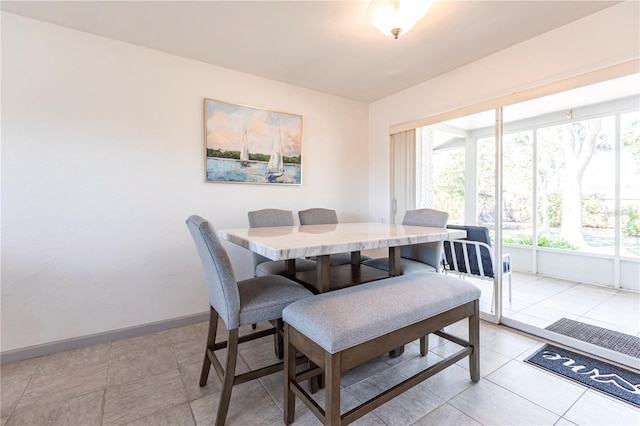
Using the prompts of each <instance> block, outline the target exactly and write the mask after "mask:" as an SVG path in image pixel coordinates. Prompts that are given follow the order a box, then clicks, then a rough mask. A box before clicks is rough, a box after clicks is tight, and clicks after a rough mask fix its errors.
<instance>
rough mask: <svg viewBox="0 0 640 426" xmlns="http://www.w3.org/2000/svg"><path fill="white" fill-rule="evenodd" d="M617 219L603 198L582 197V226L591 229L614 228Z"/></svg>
mask: <svg viewBox="0 0 640 426" xmlns="http://www.w3.org/2000/svg"><path fill="white" fill-rule="evenodd" d="M614 219H615V216H614V215H613V214H612V212H611V210H609V208H608V207H607V204H606V202H605V200H604V199H602V198H601V197H597V196H596V197H582V225H583V226H586V227H589V228H613V223H610V222H611V221H612V220H614Z"/></svg>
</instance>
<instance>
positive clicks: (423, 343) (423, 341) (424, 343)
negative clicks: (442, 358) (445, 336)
mask: <svg viewBox="0 0 640 426" xmlns="http://www.w3.org/2000/svg"><path fill="white" fill-rule="evenodd" d="M427 352H429V336H428V335H427V336H423V337H421V338H420V355H422V356H425V355H426V354H427Z"/></svg>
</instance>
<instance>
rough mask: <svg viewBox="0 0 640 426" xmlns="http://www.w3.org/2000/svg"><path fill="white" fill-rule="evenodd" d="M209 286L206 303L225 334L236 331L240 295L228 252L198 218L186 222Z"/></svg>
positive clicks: (213, 231)
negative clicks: (222, 324) (223, 324)
mask: <svg viewBox="0 0 640 426" xmlns="http://www.w3.org/2000/svg"><path fill="white" fill-rule="evenodd" d="M186 223H187V227H188V228H189V231H190V232H191V236H192V237H193V241H194V242H195V243H196V248H197V249H198V255H200V260H201V261H202V267H203V268H204V273H205V276H206V278H207V282H208V284H209V303H210V304H211V306H212V307H213V309H215V310H216V312H217V313H218V315H220V318H222V320H223V321H224V323H225V324H226V326H227V329H228V330H231V329H233V328H237V327H239V325H240V324H239V321H240V294H239V292H238V283H237V282H236V278H235V275H234V273H233V267H232V266H231V260H229V255H228V254H227V251H226V250H225V249H224V247H223V246H222V243H220V240H219V239H218V236H217V235H216V231H215V229H213V227H212V226H211V224H210V223H209V222H207V221H206V220H205V219H203V218H202V217H200V216H196V215H193V216H190V217H189V218H187V220H186Z"/></svg>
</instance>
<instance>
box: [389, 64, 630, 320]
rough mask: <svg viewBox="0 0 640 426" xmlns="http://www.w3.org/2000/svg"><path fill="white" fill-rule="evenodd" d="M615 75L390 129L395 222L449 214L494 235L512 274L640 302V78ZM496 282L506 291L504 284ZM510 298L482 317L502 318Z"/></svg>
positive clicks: (454, 220) (495, 250)
mask: <svg viewBox="0 0 640 426" xmlns="http://www.w3.org/2000/svg"><path fill="white" fill-rule="evenodd" d="M635 69H636V70H637V67H636V68H635ZM616 72H617V71H616ZM621 76H622V77H621ZM614 77H615V78H614ZM614 77H609V79H608V80H607V79H604V78H600V79H599V80H598V79H596V81H600V82H598V83H594V84H589V85H587V84H582V85H576V84H575V82H570V83H569V84H568V86H569V87H577V88H571V89H570V90H565V91H559V90H556V88H555V87H554V88H552V90H551V91H549V92H548V93H551V94H549V95H547V96H540V97H536V96H535V94H537V92H538V90H535V92H536V93H534V96H531V94H527V96H529V97H528V98H527V99H528V100H524V101H522V102H517V103H516V102H507V103H504V104H503V106H502V107H498V108H497V109H493V108H492V109H486V110H484V111H482V110H481V109H479V108H478V107H477V106H472V107H469V108H467V109H466V110H471V111H472V112H473V113H470V114H468V115H464V116H461V115H460V114H459V113H458V112H455V111H453V112H450V113H443V114H441V115H439V116H435V117H428V118H425V119H423V120H418V121H416V122H415V124H414V123H405V124H401V125H398V126H392V128H391V129H390V134H391V219H392V221H394V222H396V223H399V222H401V221H402V217H403V216H404V212H405V211H406V210H408V209H412V208H421V207H431V208H436V209H438V210H444V211H447V212H449V213H450V217H449V223H450V224H465V225H481V226H486V227H488V228H489V229H490V234H491V239H492V245H493V254H494V258H496V259H500V258H501V257H502V254H503V253H508V254H509V255H510V256H511V259H512V268H513V270H514V271H517V272H521V273H526V274H532V275H533V276H542V277H548V278H550V279H560V280H567V281H570V282H573V283H584V284H585V285H596V286H599V287H600V288H610V289H614V290H616V291H623V292H624V291H628V292H631V293H636V294H635V295H637V292H638V291H640V75H639V74H630V72H627V71H625V72H624V73H620V72H618V73H617V75H615V76H614ZM603 80H604V81H603ZM540 91H541V92H544V90H540ZM538 96H539V95H538ZM501 101H502V99H500V100H497V101H496V102H495V103H497V102H501ZM464 110H465V109H462V111H464ZM477 111H481V112H477ZM440 116H442V117H445V118H446V119H443V120H437V119H438V118H439V117H440ZM423 122H424V123H426V124H425V125H422V126H421V125H419V124H420V123H423ZM496 150H498V152H497V153H496ZM498 206H499V207H498ZM497 212H498V213H497ZM496 242H499V243H496ZM493 286H494V287H493V288H494V290H493V293H494V294H498V295H502V294H503V288H504V289H505V291H506V285H504V286H503V283H502V280H501V277H496V279H495V280H494V283H493ZM514 291H516V290H514ZM503 299H504V298H503V297H496V298H493V299H492V300H491V301H490V302H491V303H485V306H484V307H481V308H482V312H481V315H482V316H483V318H484V319H488V320H491V321H494V322H496V323H499V322H503V321H502V315H503V307H502V302H503ZM505 300H506V299H505ZM508 309H509V306H507V307H506V310H507V311H508ZM638 314H639V315H640V312H639V313H638Z"/></svg>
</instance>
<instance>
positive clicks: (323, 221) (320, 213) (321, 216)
mask: <svg viewBox="0 0 640 426" xmlns="http://www.w3.org/2000/svg"><path fill="white" fill-rule="evenodd" d="M298 218H299V219H300V225H331V224H334V223H338V215H337V214H336V211H335V210H329V209H321V208H314V209H307V210H300V211H299V212H298Z"/></svg>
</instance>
